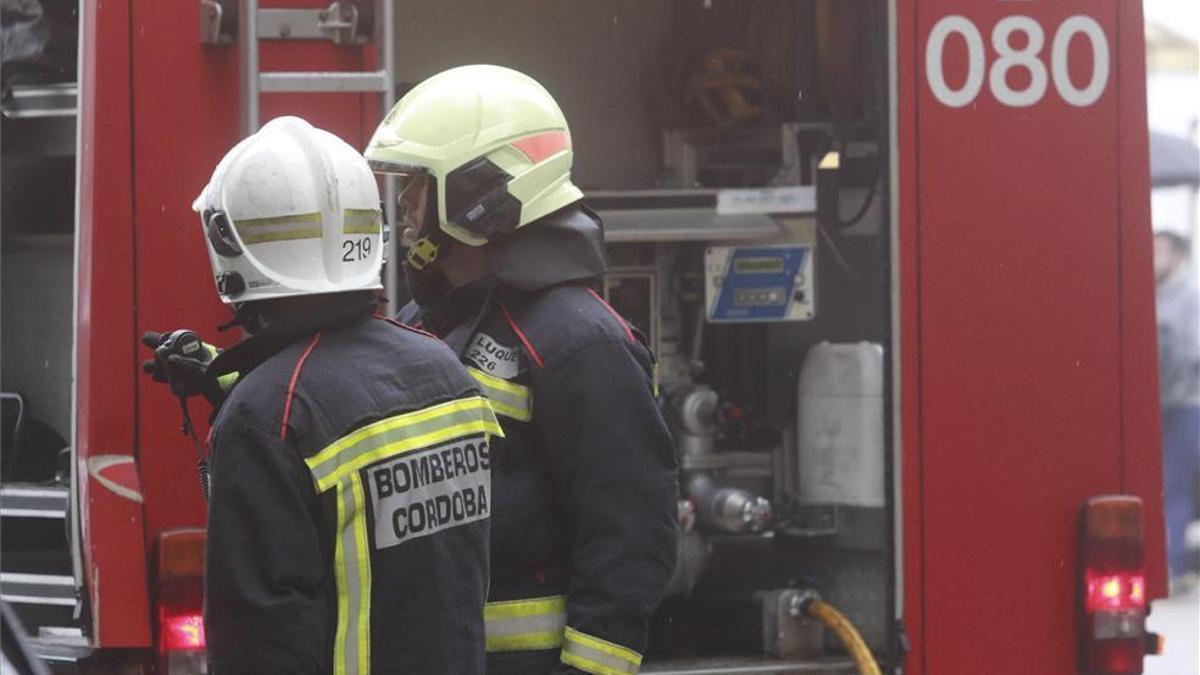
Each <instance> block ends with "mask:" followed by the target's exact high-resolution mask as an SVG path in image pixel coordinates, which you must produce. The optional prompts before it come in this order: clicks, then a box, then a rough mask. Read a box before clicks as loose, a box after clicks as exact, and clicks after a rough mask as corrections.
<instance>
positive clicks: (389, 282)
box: [375, 0, 401, 316]
mask: <svg viewBox="0 0 1200 675" xmlns="http://www.w3.org/2000/svg"><path fill="white" fill-rule="evenodd" d="M395 13H396V8H395V3H394V2H392V0H376V2H375V45H376V47H375V59H376V61H377V63H376V67H377V68H378V69H379V70H380V71H382V72H383V73H384V77H385V78H386V79H387V82H386V83H385V86H384V88H383V93H382V94H380V96H379V100H380V104H381V105H380V108H381V109H382V110H381V111H380V114H379V120H380V121H383V118H384V117H386V116H387V114H388V113H389V112H391V110H392V106H393V105H395V103H396V73H395V68H396V17H395ZM383 212H384V215H385V220H386V221H387V222H388V224H389V225H390V226H391V228H392V234H391V238H390V239H388V243H387V261H388V266H387V278H386V279H384V280H383V285H384V292H385V293H387V299H388V315H389V316H395V315H396V313H397V312H399V311H400V307H399V300H398V299H397V298H396V284H395V278H396V274H397V271H398V270H399V269H400V230H401V227H400V223H397V222H396V177H395V176H392V175H387V174H385V175H384V177H383Z"/></svg>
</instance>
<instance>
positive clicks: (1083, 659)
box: [1079, 495, 1157, 675]
mask: <svg viewBox="0 0 1200 675" xmlns="http://www.w3.org/2000/svg"><path fill="white" fill-rule="evenodd" d="M1144 544H1145V541H1144V534H1143V515H1142V500H1141V499H1139V498H1137V497H1130V496H1125V495H1112V496H1103V497H1093V498H1091V499H1089V500H1087V501H1086V502H1085V503H1084V505H1083V512H1082V514H1081V517H1080V542H1079V552H1080V556H1079V564H1080V565H1079V596H1080V602H1079V607H1080V621H1079V631H1080V635H1079V653H1080V670H1081V671H1082V672H1083V673H1085V675H1137V674H1138V673H1141V672H1142V658H1143V657H1144V656H1145V654H1146V651H1147V649H1146V647H1147V645H1153V644H1156V643H1157V636H1155V635H1152V634H1148V633H1147V632H1146V615H1147V613H1148V612H1147V609H1146V574H1145V565H1144V563H1143V552H1144ZM1156 651H1157V649H1152V650H1151V652H1152V653H1154V652H1156Z"/></svg>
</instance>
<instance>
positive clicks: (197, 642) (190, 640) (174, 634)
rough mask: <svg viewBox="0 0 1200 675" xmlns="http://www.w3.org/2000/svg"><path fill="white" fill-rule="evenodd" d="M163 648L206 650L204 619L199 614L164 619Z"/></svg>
mask: <svg viewBox="0 0 1200 675" xmlns="http://www.w3.org/2000/svg"><path fill="white" fill-rule="evenodd" d="M162 648H163V649H166V650H187V649H204V617H202V616H201V615H200V614H199V613H197V614H182V615H176V616H166V617H164V618H163V622H162Z"/></svg>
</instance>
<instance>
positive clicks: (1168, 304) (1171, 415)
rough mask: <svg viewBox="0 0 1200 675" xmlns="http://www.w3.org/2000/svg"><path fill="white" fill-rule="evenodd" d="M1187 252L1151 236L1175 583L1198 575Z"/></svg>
mask: <svg viewBox="0 0 1200 675" xmlns="http://www.w3.org/2000/svg"><path fill="white" fill-rule="evenodd" d="M1190 248H1191V245H1190V242H1189V241H1188V240H1187V239H1185V238H1184V237H1182V236H1180V235H1178V234H1175V233H1173V232H1159V233H1156V234H1155V235H1154V277H1155V283H1156V291H1155V300H1156V303H1155V304H1156V307H1157V310H1158V354H1159V359H1158V363H1159V391H1160V397H1161V399H1160V400H1161V405H1162V433H1163V497H1164V508H1165V512H1166V520H1167V559H1168V564H1169V566H1170V570H1171V577H1172V579H1173V580H1177V581H1182V580H1183V579H1185V578H1189V577H1193V575H1194V574H1195V572H1196V571H1197V565H1196V562H1197V561H1196V556H1195V554H1194V553H1193V552H1191V551H1189V549H1188V542H1187V530H1188V526H1189V524H1190V523H1192V521H1194V520H1196V519H1197V517H1198V514H1197V502H1198V500H1200V288H1198V287H1197V280H1196V275H1195V274H1194V272H1193V271H1192V267H1191V265H1190V264H1189V263H1190V253H1191V251H1190Z"/></svg>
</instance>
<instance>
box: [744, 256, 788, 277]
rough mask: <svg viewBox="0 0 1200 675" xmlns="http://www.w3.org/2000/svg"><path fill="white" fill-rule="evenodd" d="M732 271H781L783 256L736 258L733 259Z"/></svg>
mask: <svg viewBox="0 0 1200 675" xmlns="http://www.w3.org/2000/svg"><path fill="white" fill-rule="evenodd" d="M733 271H734V272H736V273H737V274H779V273H781V272H783V258H778V257H774V256H772V257H759V258H737V259H736V260H734V261H733Z"/></svg>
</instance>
